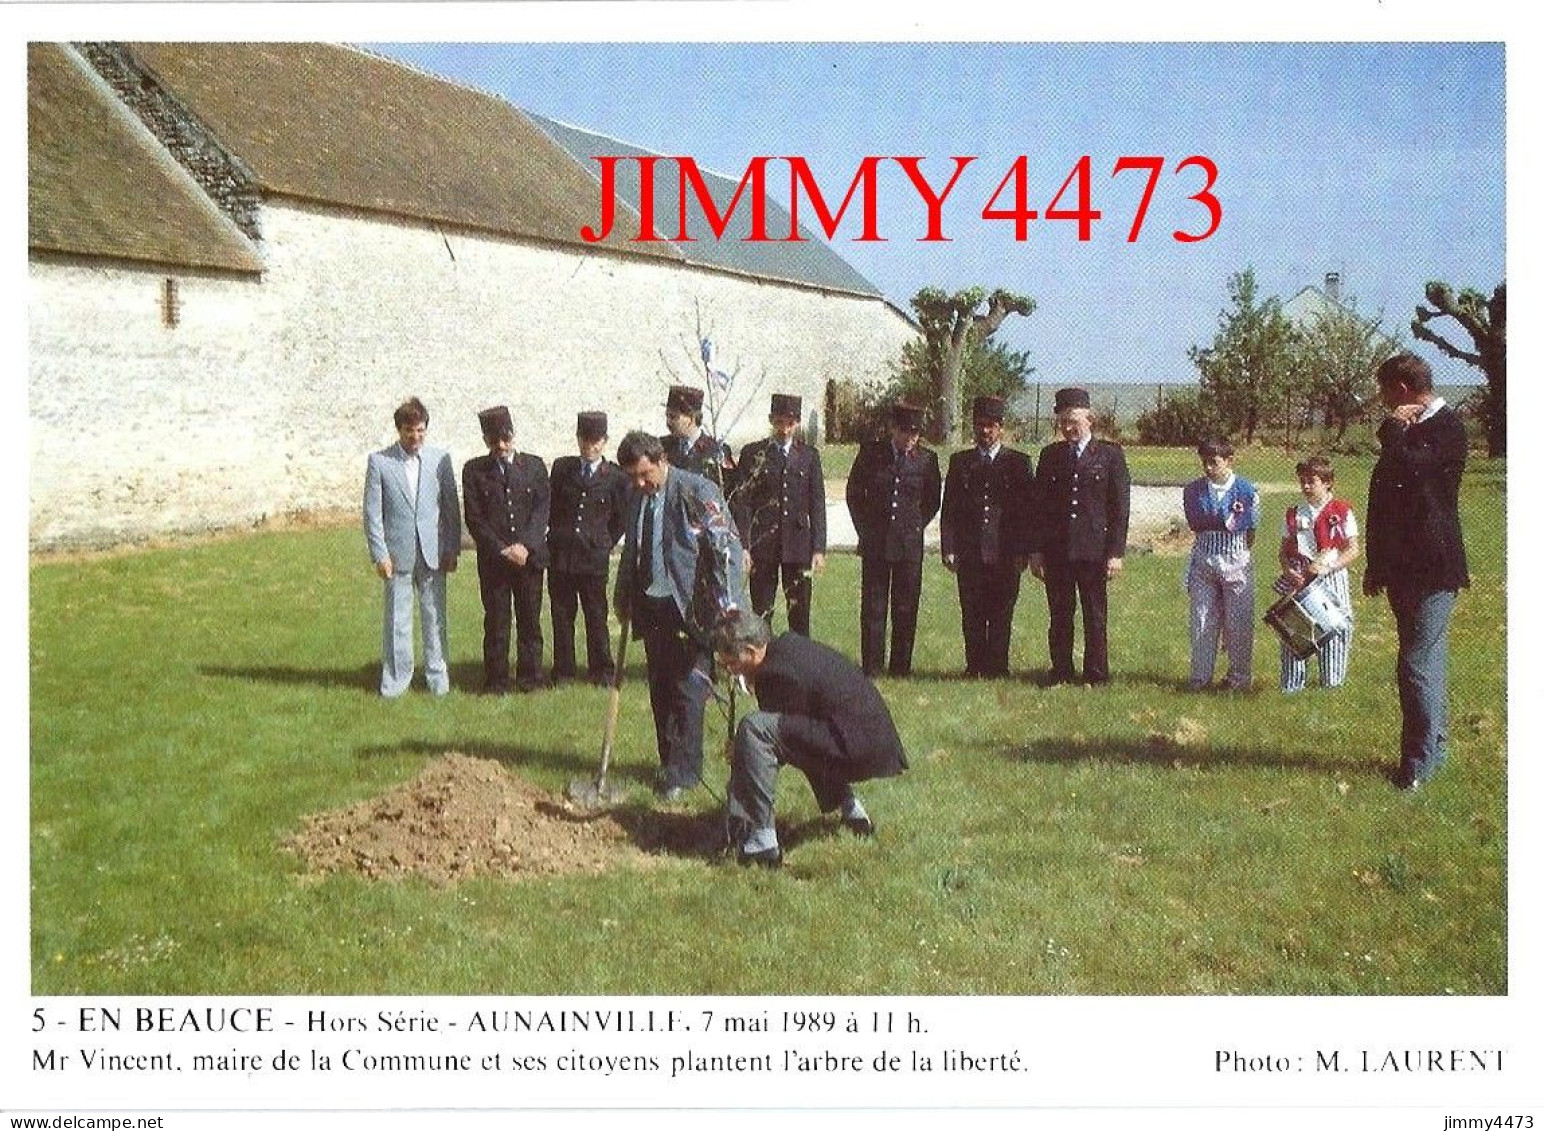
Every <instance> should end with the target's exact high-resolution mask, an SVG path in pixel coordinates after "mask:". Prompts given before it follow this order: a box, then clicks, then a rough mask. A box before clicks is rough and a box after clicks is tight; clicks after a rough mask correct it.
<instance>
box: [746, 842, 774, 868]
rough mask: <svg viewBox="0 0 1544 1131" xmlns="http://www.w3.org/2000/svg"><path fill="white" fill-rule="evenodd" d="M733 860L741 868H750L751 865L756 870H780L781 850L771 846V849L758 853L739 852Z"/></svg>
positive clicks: (764, 849)
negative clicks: (737, 862)
mask: <svg viewBox="0 0 1544 1131" xmlns="http://www.w3.org/2000/svg"><path fill="white" fill-rule="evenodd" d="M735 859H736V860H738V861H739V862H740V865H741V866H742V867H747V868H748V867H750V866H751V865H752V864H754V865H756V867H758V868H781V867H782V866H783V850H782V849H781V848H778V847H777V846H776V845H773V846H772V847H771V848H763V849H762V850H761V851H760V852H746V851H745V850H743V849H742V850H740V852H739V853H737V854H736V856H735Z"/></svg>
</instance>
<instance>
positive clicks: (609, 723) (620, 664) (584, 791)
mask: <svg viewBox="0 0 1544 1131" xmlns="http://www.w3.org/2000/svg"><path fill="white" fill-rule="evenodd" d="M630 623H631V622H630V621H627V620H624V621H623V622H622V639H621V641H620V642H619V643H618V645H617V668H616V675H615V677H613V679H612V680H611V698H610V701H609V702H608V703H607V704H606V733H605V736H604V737H603V738H602V739H601V743H600V773H598V774H596V775H595V780H594V781H590V780H588V779H586V778H574V779H573V780H572V781H570V782H569V783H568V790H567V793H566V796H567V797H568V800H570V801H572V802H573V803H574V804H575V805H579V806H582V807H584V808H591V809H593V808H598V807H600V806H603V805H610V804H612V803H614V802H615V801H617V800H618V798H619V797H620V794H618V793H617V792H615V791H613V790H612V789H611V787H610V786H609V785H607V783H606V773H607V771H609V770H610V769H611V747H612V744H613V743H614V742H615V741H616V737H617V713H618V712H619V711H620V709H621V706H622V672H623V671H624V670H625V668H626V666H627V637H628V635H629V633H628V629H629V627H630Z"/></svg>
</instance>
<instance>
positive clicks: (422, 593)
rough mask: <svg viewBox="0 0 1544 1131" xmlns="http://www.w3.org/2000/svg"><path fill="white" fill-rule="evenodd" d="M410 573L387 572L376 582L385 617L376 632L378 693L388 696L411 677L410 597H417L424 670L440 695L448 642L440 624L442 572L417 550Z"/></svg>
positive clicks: (446, 675)
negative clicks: (382, 591)
mask: <svg viewBox="0 0 1544 1131" xmlns="http://www.w3.org/2000/svg"><path fill="white" fill-rule="evenodd" d="M417 557H418V560H417V561H416V562H414V563H413V569H412V572H411V573H405V572H399V573H393V574H392V575H391V576H390V577H388V578H386V579H385V580H384V581H382V583H381V584H382V586H383V587H384V589H385V594H386V616H385V621H384V626H383V628H382V632H381V694H382V695H384V696H385V697H386V698H388V699H394V698H396V697H397V696H398V695H401V694H402V693H403V692H404V691H406V690H407V688H408V684H410V683H412V682H413V599H414V597H415V596H416V597H417V599H418V618H419V623H420V628H421V630H422V633H423V641H424V675H425V676H426V677H427V679H428V683H429V690H430V691H431V692H433V693H434V694H435V695H444V694H445V693H446V692H447V691H449V690H450V669H449V668H448V667H447V666H446V662H445V660H446V657H447V656H448V655H450V643H449V640H448V637H447V633H446V626H445V574H444V571H442V570H438V569H430V568H429V564H428V563H427V562H425V561H424V559H423V555H422V554H419V555H418V556H417Z"/></svg>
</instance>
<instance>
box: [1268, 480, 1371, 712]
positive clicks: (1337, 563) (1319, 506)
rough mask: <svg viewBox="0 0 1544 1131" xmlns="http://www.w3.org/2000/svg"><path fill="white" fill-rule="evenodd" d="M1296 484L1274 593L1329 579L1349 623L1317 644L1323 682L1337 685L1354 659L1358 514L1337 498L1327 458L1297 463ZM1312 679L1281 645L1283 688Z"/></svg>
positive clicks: (1293, 687) (1296, 686)
mask: <svg viewBox="0 0 1544 1131" xmlns="http://www.w3.org/2000/svg"><path fill="white" fill-rule="evenodd" d="M1297 485H1298V487H1299V488H1301V490H1302V492H1303V499H1304V502H1301V503H1298V504H1296V505H1295V506H1291V507H1288V508H1287V516H1286V521H1285V522H1284V523H1283V526H1282V538H1281V568H1282V569H1283V570H1285V571H1286V572H1285V573H1283V574H1282V576H1281V577H1280V578H1279V579H1278V580H1277V582H1276V585H1275V589H1276V592H1278V593H1280V594H1282V595H1283V596H1286V595H1288V594H1291V593H1295V592H1297V590H1299V589H1301V588H1302V587H1303V586H1304V585H1307V584H1308V583H1309V582H1310V581H1312V580H1313V579H1314V578H1315V577H1325V578H1327V579H1328V580H1327V584H1328V585H1329V587H1330V597H1331V599H1332V600H1333V601H1334V603H1335V604H1336V605H1337V606H1338V607H1339V608H1340V610H1341V611H1342V612H1343V613H1345V618H1346V627H1345V628H1344V629H1341V630H1339V631H1337V632H1334V633H1332V634H1331V635H1330V636H1328V637H1326V638H1325V640H1324V642H1323V643H1322V644H1321V645H1320V647H1319V683H1320V685H1321V686H1324V687H1339V686H1340V685H1341V684H1342V683H1344V682H1345V680H1346V669H1347V667H1348V666H1349V665H1350V662H1351V629H1352V624H1351V583H1350V580H1349V576H1350V575H1349V574H1348V572H1347V570H1346V566H1348V565H1350V564H1351V563H1352V562H1354V561H1355V560H1356V559H1357V556H1358V555H1359V554H1360V553H1361V549H1360V547H1359V545H1358V542H1357V536H1358V531H1357V527H1356V515H1355V514H1353V513H1352V512H1351V505H1350V504H1349V503H1347V502H1345V501H1344V500H1343V499H1337V498H1335V497H1334V494H1333V490H1332V488H1333V487H1334V485H1335V468H1334V467H1333V466H1332V465H1331V464H1330V461H1329V460H1328V459H1326V458H1325V457H1324V456H1314V457H1312V458H1311V459H1306V460H1304V461H1303V462H1302V463H1300V464H1298V465H1297ZM1307 680H1308V661H1307V660H1300V659H1298V658H1297V657H1296V656H1294V655H1293V654H1292V652H1291V651H1290V650H1289V649H1288V648H1287V646H1286V645H1285V644H1283V645H1282V647H1281V689H1282V690H1283V691H1301V690H1302V689H1303V686H1304V684H1305V683H1306V682H1307Z"/></svg>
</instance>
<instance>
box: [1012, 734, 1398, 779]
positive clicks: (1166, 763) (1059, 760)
mask: <svg viewBox="0 0 1544 1131" xmlns="http://www.w3.org/2000/svg"><path fill="white" fill-rule="evenodd" d="M1002 753H1003V754H1004V755H1005V756H1007V757H1009V758H1011V759H1013V760H1015V761H1020V762H1038V763H1041V764H1045V765H1070V764H1072V763H1074V762H1089V763H1101V762H1103V763H1108V764H1114V765H1146V766H1163V767H1166V768H1173V769H1187V770H1190V769H1212V768H1222V767H1231V766H1254V767H1261V768H1270V769H1283V770H1312V771H1316V772H1319V773H1323V772H1325V771H1332V772H1334V773H1340V774H1352V775H1356V776H1358V777H1379V778H1384V777H1387V775H1388V771H1387V768H1386V767H1383V766H1380V765H1378V764H1377V763H1376V762H1373V761H1369V760H1368V759H1365V758H1345V757H1320V756H1314V757H1309V756H1306V755H1299V754H1283V753H1282V752H1280V751H1279V750H1267V749H1264V748H1256V747H1248V746H1216V745H1212V744H1210V743H1208V744H1205V745H1195V746H1187V745H1181V744H1180V743H1177V742H1173V741H1170V740H1166V739H1164V738H1161V737H1159V738H1147V739H1112V740H1100V741H1097V742H1090V741H1087V740H1085V741H1068V740H1066V739H1058V738H1043V739H1037V740H1036V741H1034V742H1030V743H1028V744H1026V745H1024V746H1017V747H1008V748H1005V749H1003V750H1002Z"/></svg>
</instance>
